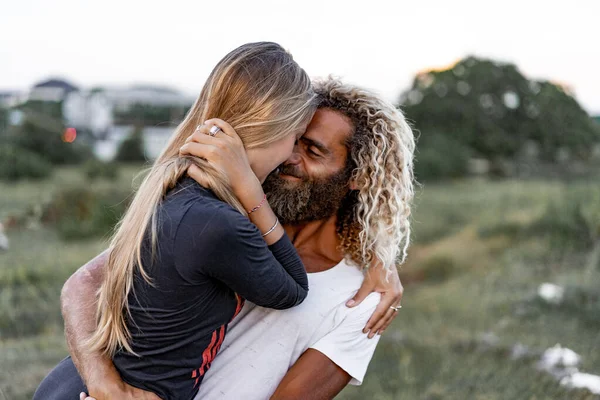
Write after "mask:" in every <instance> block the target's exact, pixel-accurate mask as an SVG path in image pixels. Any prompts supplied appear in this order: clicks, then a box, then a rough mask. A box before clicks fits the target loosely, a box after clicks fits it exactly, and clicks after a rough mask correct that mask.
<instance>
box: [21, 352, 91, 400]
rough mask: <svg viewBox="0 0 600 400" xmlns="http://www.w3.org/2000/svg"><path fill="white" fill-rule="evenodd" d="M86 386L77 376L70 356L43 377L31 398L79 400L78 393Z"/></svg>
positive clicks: (85, 389) (41, 399)
mask: <svg viewBox="0 0 600 400" xmlns="http://www.w3.org/2000/svg"><path fill="white" fill-rule="evenodd" d="M81 392H86V393H87V388H86V387H85V384H84V383H83V380H82V379H81V377H80V376H79V373H78V372H77V369H76V368H75V364H73V360H71V357H67V358H65V359H64V360H62V361H61V362H60V363H59V364H58V365H57V366H56V367H54V369H53V370H52V371H50V373H49V374H48V375H47V376H46V377H45V378H44V380H43V381H42V383H40V386H39V387H38V388H37V390H36V391H35V394H34V395H33V400H79V393H81Z"/></svg>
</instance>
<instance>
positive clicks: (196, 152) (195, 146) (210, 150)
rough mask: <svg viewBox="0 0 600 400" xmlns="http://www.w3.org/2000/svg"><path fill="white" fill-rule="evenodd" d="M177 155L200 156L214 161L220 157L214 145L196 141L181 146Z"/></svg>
mask: <svg viewBox="0 0 600 400" xmlns="http://www.w3.org/2000/svg"><path fill="white" fill-rule="evenodd" d="M179 155H180V156H193V157H200V158H204V159H205V160H208V161H215V160H217V159H219V157H220V153H219V149H218V148H217V147H216V146H213V145H211V144H208V143H198V142H190V143H186V144H184V145H183V146H181V148H180V149H179Z"/></svg>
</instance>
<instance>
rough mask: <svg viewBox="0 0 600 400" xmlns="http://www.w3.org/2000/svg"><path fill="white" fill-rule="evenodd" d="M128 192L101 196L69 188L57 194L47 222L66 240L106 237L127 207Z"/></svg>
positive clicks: (113, 192)
mask: <svg viewBox="0 0 600 400" xmlns="http://www.w3.org/2000/svg"><path fill="white" fill-rule="evenodd" d="M129 194H130V193H129V192H123V191H119V190H112V191H109V192H103V193H99V192H97V191H94V190H92V189H89V188H82V187H77V188H70V189H66V190H64V191H62V192H61V193H59V194H58V195H56V196H55V197H54V198H53V200H52V202H51V203H50V205H49V206H48V207H47V209H46V210H45V215H44V219H45V220H46V221H48V222H50V223H52V224H54V225H55V228H56V230H57V232H58V233H59V235H60V236H61V237H62V238H63V239H67V240H73V239H86V238H90V237H96V236H102V235H107V234H109V233H110V232H111V230H112V229H113V227H114V226H115V224H116V223H117V222H118V221H119V219H120V218H121V216H122V215H123V213H124V212H125V210H126V208H127V205H128V203H129V202H128V201H127V200H128V196H129Z"/></svg>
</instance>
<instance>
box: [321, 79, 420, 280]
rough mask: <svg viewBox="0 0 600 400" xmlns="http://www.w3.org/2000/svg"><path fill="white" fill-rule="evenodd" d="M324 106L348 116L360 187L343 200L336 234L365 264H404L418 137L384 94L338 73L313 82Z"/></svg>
mask: <svg viewBox="0 0 600 400" xmlns="http://www.w3.org/2000/svg"><path fill="white" fill-rule="evenodd" d="M313 86H314V88H315V91H316V93H317V96H318V100H319V108H327V109H331V110H333V111H337V112H339V113H341V114H343V115H345V116H346V117H348V118H349V119H350V120H351V122H352V124H353V126H354V132H353V134H352V135H350V136H349V137H348V141H347V143H346V145H347V148H348V165H347V167H348V168H349V169H350V170H351V171H352V172H351V174H352V175H351V180H352V181H353V182H355V184H356V187H357V189H356V190H352V191H351V192H350V193H349V194H348V195H347V196H346V198H345V199H344V201H343V202H342V205H341V207H340V209H339V212H338V226H337V233H338V235H339V237H340V240H341V249H342V251H343V252H344V254H346V257H347V258H348V259H350V260H351V261H353V262H354V263H356V264H358V265H359V266H361V267H367V268H368V267H369V266H371V265H372V264H373V262H374V260H375V261H377V260H379V261H380V262H381V263H382V264H383V266H384V268H386V270H388V271H389V270H390V269H391V268H392V266H395V265H396V263H399V264H402V263H403V262H404V261H405V259H406V253H407V249H408V246H409V244H410V214H411V204H412V200H413V197H414V189H413V183H414V174H413V153H414V150H415V140H414V136H413V132H412V129H411V127H410V126H409V125H408V123H407V122H406V120H405V118H404V116H403V114H402V113H401V112H400V111H399V110H398V109H397V108H396V107H394V106H393V105H392V104H390V103H388V102H386V101H384V100H383V99H382V98H381V97H380V96H377V95H376V94H374V93H371V92H369V91H367V90H364V89H361V88H359V87H356V86H354V85H348V84H344V83H342V82H341V81H339V80H337V79H334V78H331V77H329V78H327V79H324V80H318V81H314V82H313Z"/></svg>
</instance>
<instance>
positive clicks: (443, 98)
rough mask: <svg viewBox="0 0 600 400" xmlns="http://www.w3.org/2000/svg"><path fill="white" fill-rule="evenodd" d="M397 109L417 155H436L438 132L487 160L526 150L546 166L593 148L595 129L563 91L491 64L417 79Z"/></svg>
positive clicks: (463, 65) (469, 62)
mask: <svg viewBox="0 0 600 400" xmlns="http://www.w3.org/2000/svg"><path fill="white" fill-rule="evenodd" d="M401 105H402V109H403V110H404V112H405V114H406V116H407V118H408V119H409V120H411V121H412V123H413V125H414V126H415V128H416V129H418V130H419V131H420V138H419V148H420V151H421V152H428V149H430V148H439V143H436V142H439V140H440V134H441V133H443V135H445V136H447V137H449V138H451V139H452V140H453V141H456V142H458V144H460V145H461V146H464V147H466V148H467V149H470V151H471V153H472V155H473V156H475V157H483V158H487V159H489V160H492V161H493V160H496V159H513V158H514V157H516V156H517V154H518V153H519V152H520V151H522V149H523V148H524V147H525V145H526V144H532V143H533V144H534V145H535V146H536V147H537V148H538V149H539V151H538V153H539V157H540V158H541V159H542V160H545V161H555V160H556V157H557V154H558V153H559V151H561V150H566V151H568V152H569V154H570V155H571V156H573V157H577V158H579V159H586V158H587V157H589V156H590V149H591V145H592V144H593V143H598V142H600V126H598V125H597V124H595V123H594V121H593V120H592V119H591V118H590V116H589V115H588V114H587V113H586V112H585V110H583V109H582V108H581V106H580V105H579V104H578V103H577V101H576V100H575V99H574V98H573V97H572V95H571V94H570V93H569V91H568V89H566V88H564V87H562V86H560V85H556V84H553V83H550V82H540V81H533V80H529V79H527V78H526V77H524V76H523V75H522V74H521V73H520V72H519V71H518V69H517V67H516V66H514V65H512V64H503V63H499V62H496V61H492V60H484V59H479V58H475V57H468V58H465V59H463V60H461V61H459V62H458V63H456V64H455V65H454V66H453V67H451V68H449V69H446V70H440V71H435V70H433V71H427V72H423V73H419V74H418V75H417V76H416V77H415V79H414V82H413V85H412V87H411V89H410V90H408V91H406V92H405V93H403V94H402V96H401ZM463 154H467V152H463ZM417 162H418V155H417ZM464 162H465V163H466V160H464Z"/></svg>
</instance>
